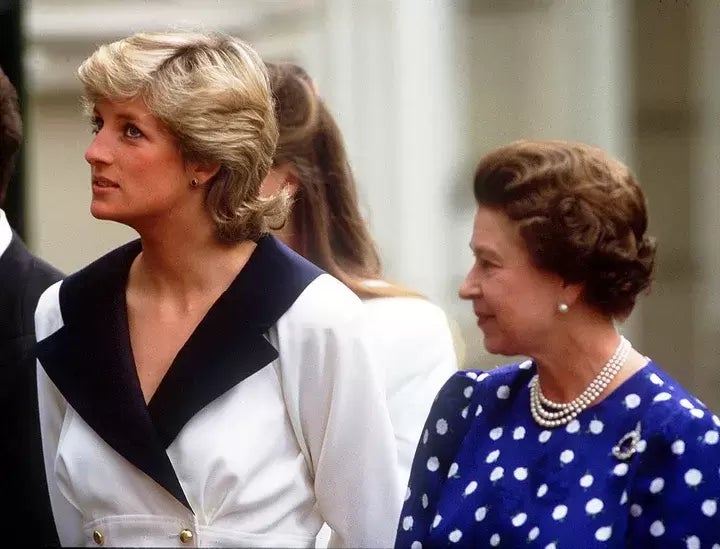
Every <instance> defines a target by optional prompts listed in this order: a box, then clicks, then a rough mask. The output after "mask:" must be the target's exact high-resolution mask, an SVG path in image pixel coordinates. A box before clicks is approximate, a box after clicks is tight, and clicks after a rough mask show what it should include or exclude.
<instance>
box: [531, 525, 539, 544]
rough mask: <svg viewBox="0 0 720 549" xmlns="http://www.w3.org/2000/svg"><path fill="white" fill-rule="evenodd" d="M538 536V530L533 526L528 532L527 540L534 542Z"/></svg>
mask: <svg viewBox="0 0 720 549" xmlns="http://www.w3.org/2000/svg"><path fill="white" fill-rule="evenodd" d="M539 535H540V528H538V527H537V526H534V527H533V528H532V529H531V530H530V531H529V532H528V539H529V540H530V541H533V540H535V539H536V538H537V537H538V536H539Z"/></svg>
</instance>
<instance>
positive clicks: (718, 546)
mask: <svg viewBox="0 0 720 549" xmlns="http://www.w3.org/2000/svg"><path fill="white" fill-rule="evenodd" d="M712 549H720V543H713V546H712Z"/></svg>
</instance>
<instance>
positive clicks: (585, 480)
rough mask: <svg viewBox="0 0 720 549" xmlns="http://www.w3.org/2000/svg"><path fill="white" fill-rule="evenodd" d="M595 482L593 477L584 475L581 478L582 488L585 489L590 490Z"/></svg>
mask: <svg viewBox="0 0 720 549" xmlns="http://www.w3.org/2000/svg"><path fill="white" fill-rule="evenodd" d="M593 480H595V479H593V476H592V475H589V474H588V475H583V476H582V477H580V486H582V487H583V488H590V486H592V483H593Z"/></svg>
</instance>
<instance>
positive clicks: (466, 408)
mask: <svg viewBox="0 0 720 549" xmlns="http://www.w3.org/2000/svg"><path fill="white" fill-rule="evenodd" d="M460 415H461V416H462V417H463V419H465V418H466V417H467V415H468V407H467V406H465V408H463V409H462V412H460Z"/></svg>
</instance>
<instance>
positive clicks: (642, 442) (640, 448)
mask: <svg viewBox="0 0 720 549" xmlns="http://www.w3.org/2000/svg"><path fill="white" fill-rule="evenodd" d="M645 448H647V441H646V440H645V439H644V438H642V439H640V440H638V443H637V444H636V445H635V450H637V451H638V452H639V453H641V454H642V453H643V452H644V451H645Z"/></svg>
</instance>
